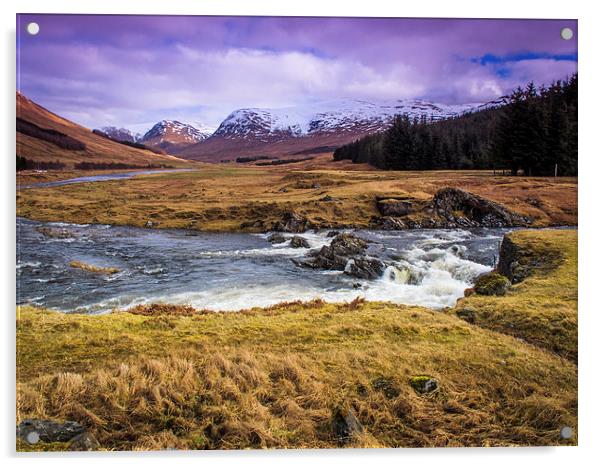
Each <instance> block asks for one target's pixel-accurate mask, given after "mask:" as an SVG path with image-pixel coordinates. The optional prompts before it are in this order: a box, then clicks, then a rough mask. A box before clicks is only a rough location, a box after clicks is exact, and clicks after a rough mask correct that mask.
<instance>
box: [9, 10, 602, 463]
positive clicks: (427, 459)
mask: <svg viewBox="0 0 602 466" xmlns="http://www.w3.org/2000/svg"><path fill="white" fill-rule="evenodd" d="M594 5H595V2H578V1H575V0H573V1H568V0H567V1H555V0H546V1H540V0H538V1H525V0H505V1H503V2H484V1H478V2H477V1H470V0H454V1H449V0H428V1H409V2H401V1H398V2H394V1H391V0H389V1H386V0H370V1H361V2H360V1H351V0H347V1H342V0H336V1H334V0H331V1H326V0H301V1H298V2H295V3H293V4H291V3H290V2H286V1H282V0H280V1H267V0H265V1H264V0H236V1H235V0H222V1H219V0H169V1H157V0H145V1H139V0H138V1H134V0H130V1H127V0H88V1H86V2H85V3H84V2H73V1H72V0H71V1H69V0H54V1H52V2H49V1H43V0H20V1H19V2H14V3H12V2H10V1H7V0H5V1H4V2H2V6H1V7H0V8H1V12H2V14H1V16H0V18H1V19H0V21H1V22H2V37H3V47H2V53H3V61H2V69H3V70H4V72H3V73H2V80H3V86H2V88H1V89H2V94H3V96H4V98H3V99H2V102H3V108H4V110H3V112H2V113H1V118H2V121H1V124H0V128H1V129H2V147H3V148H4V151H3V154H2V160H3V163H2V171H1V174H2V177H3V183H2V186H1V188H0V192H1V193H2V196H3V202H2V203H1V204H0V205H1V206H2V219H3V221H4V222H3V228H2V230H1V231H2V235H3V242H2V244H3V246H4V247H3V249H2V250H3V251H4V252H5V253H6V254H5V255H4V257H3V259H4V260H3V261H2V265H3V267H2V280H0V283H1V285H2V291H3V293H2V297H3V303H4V306H2V308H1V311H0V312H1V313H2V320H1V322H2V324H3V325H2V327H3V328H2V330H3V331H4V338H3V341H2V344H1V345H0V348H1V349H2V357H1V359H0V361H2V364H3V375H4V377H3V382H2V383H0V390H1V393H2V401H3V402H4V406H3V408H4V409H2V410H1V411H0V412H1V413H2V414H1V417H2V419H1V423H0V425H1V426H2V428H1V430H0V442H1V443H2V446H3V453H4V456H8V457H9V461H10V462H11V463H12V462H13V461H14V460H15V453H14V443H13V442H14V426H15V424H14V419H15V418H14V412H15V408H14V391H15V390H14V381H15V375H14V362H15V357H14V336H15V334H14V303H15V272H14V271H15V267H14V265H15V263H14V261H15V245H14V241H15V222H14V218H15V217H14V216H15V204H14V194H15V191H14V163H15V162H14V160H15V159H14V156H13V153H14V147H15V131H14V121H15V120H14V117H15V105H14V104H15V101H14V99H15V64H14V60H15V14H16V13H17V12H19V13H105V14H107V13H115V14H117V13H119V14H213V15H228V14H230V15H282V16H404V17H477V18H479V17H480V18H483V17H487V18H566V19H574V18H577V19H578V20H579V39H580V40H579V71H580V73H579V74H580V85H579V104H580V115H579V171H580V176H579V199H580V202H579V214H580V215H579V220H580V228H579V274H580V279H579V328H580V332H579V336H580V339H579V350H580V358H579V386H580V390H579V404H580V410H579V444H580V446H579V447H572V448H570V447H565V448H518V449H429V450H409V449H405V450H332V451H270V452H240V451H238V452H191V453H172V452H164V453H145V454H140V453H138V454H133V453H119V454H110V455H109V457H108V458H107V455H98V454H93V455H83V454H74V455H73V457H72V458H65V457H64V456H60V457H57V456H55V455H44V456H43V458H45V459H46V461H49V462H50V463H53V464H64V463H65V462H66V461H78V462H81V460H82V458H86V461H90V462H94V463H98V462H100V461H102V462H105V461H106V460H107V459H110V460H111V461H112V462H113V463H114V464H116V465H119V464H126V463H130V462H132V461H136V462H137V461H140V462H144V463H145V464H163V463H165V461H166V460H168V461H169V459H170V458H173V459H174V460H177V461H178V462H184V463H192V462H194V463H195V464H198V463H199V461H201V462H203V461H209V462H211V463H212V464H213V463H220V464H239V463H244V464H245V466H246V465H249V464H261V465H271V464H281V463H283V462H286V463H287V464H288V465H291V466H292V465H297V464H299V465H301V464H303V465H305V464H307V463H308V462H311V463H315V464H331V463H332V462H333V461H335V462H338V461H344V462H345V463H347V464H350V465H355V464H365V463H366V462H371V463H373V462H378V463H379V464H380V463H382V464H403V463H420V464H431V463H433V462H437V463H442V464H445V466H452V465H456V464H457V465H462V466H467V465H472V464H478V465H482V464H483V462H487V463H488V466H489V465H492V466H493V465H498V464H500V465H504V466H507V465H508V463H514V464H527V463H528V464H532V463H534V462H535V463H544V462H545V464H550V465H553V464H562V465H566V466H568V465H569V464H571V462H575V461H580V462H582V463H581V464H591V463H593V462H594V461H595V460H593V458H595V457H596V456H598V455H596V453H600V445H601V444H602V441H601V440H600V439H599V438H598V436H599V435H600V434H601V433H602V429H601V428H600V420H601V419H600V416H601V406H602V378H601V375H600V374H601V365H600V362H599V356H600V355H601V354H602V352H601V345H600V342H601V341H602V336H601V335H600V333H601V332H602V325H601V324H602V318H601V316H602V306H600V305H599V304H598V301H599V299H598V297H599V294H598V293H596V291H597V288H600V285H599V281H600V279H599V277H600V269H599V264H602V260H601V259H602V258H601V257H600V256H601V254H600V250H601V244H600V243H601V241H600V240H599V239H598V237H599V236H601V228H602V222H600V221H599V219H600V218H601V216H600V204H599V203H600V199H602V196H601V194H602V193H601V192H600V186H601V185H602V182H601V181H600V180H601V177H602V153H601V145H600V140H601V139H602V138H601V137H599V136H598V135H599V134H600V133H601V131H602V123H601V121H600V116H601V114H602V102H601V98H600V94H601V93H602V91H601V89H600V88H601V86H600V82H601V77H602V70H601V63H600V58H599V57H600V56H601V55H602V52H601V50H602V47H601V45H602V43H601V40H600V38H601V34H600V30H601V29H602V18H601V17H600V16H599V14H597V11H596V8H595V6H594ZM596 136H598V137H596ZM26 458H28V459H27V461H31V458H32V456H31V455H30V456H26ZM35 458H40V456H37V457H35ZM598 461H599V460H598Z"/></svg>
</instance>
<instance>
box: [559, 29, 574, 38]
mask: <svg viewBox="0 0 602 466" xmlns="http://www.w3.org/2000/svg"><path fill="white" fill-rule="evenodd" d="M560 37H562V38H563V39H564V40H571V39H572V38H573V30H572V29H571V28H562V29H561V30H560Z"/></svg>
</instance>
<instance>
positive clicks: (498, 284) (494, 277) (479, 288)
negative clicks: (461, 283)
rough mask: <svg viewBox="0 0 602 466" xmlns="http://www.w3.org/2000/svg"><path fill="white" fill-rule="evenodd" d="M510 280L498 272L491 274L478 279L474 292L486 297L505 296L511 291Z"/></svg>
mask: <svg viewBox="0 0 602 466" xmlns="http://www.w3.org/2000/svg"><path fill="white" fill-rule="evenodd" d="M510 285H511V283H510V280H508V278H506V277H505V276H503V275H500V274H499V273H497V272H489V273H486V274H483V275H481V276H479V277H478V278H477V281H476V282H475V284H474V290H475V292H476V293H477V294H480V295H484V296H504V295H505V294H506V293H507V292H508V290H509V289H510Z"/></svg>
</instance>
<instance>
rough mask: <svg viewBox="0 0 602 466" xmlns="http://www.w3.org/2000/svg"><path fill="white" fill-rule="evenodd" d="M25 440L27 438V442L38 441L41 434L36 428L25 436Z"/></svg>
mask: <svg viewBox="0 0 602 466" xmlns="http://www.w3.org/2000/svg"><path fill="white" fill-rule="evenodd" d="M25 440H27V443H31V444H33V443H38V442H39V441H40V434H38V433H37V432H36V431H35V430H33V431H31V432H29V433H28V434H27V436H26V437H25Z"/></svg>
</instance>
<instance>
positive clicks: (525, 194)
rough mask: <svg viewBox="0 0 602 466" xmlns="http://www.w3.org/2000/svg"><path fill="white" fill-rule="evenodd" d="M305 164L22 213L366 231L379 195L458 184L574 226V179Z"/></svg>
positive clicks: (178, 181)
mask: <svg viewBox="0 0 602 466" xmlns="http://www.w3.org/2000/svg"><path fill="white" fill-rule="evenodd" d="M321 166H325V167H330V168H329V169H325V168H319V167H321ZM309 167H314V168H316V169H313V170H310V169H306V168H303V167H299V168H297V169H292V168H282V167H261V168H257V167H255V168H253V167H240V166H235V165H232V164H229V165H210V164H205V165H204V166H202V168H200V169H199V170H198V171H193V172H180V173H166V174H156V175H149V176H139V177H136V178H134V179H129V180H120V181H111V182H101V183H88V184H75V185H69V186H61V187H54V188H45V189H29V190H24V191H19V192H18V193H17V213H18V215H21V216H25V217H28V218H32V219H36V220H44V221H68V222H75V223H111V224H118V225H134V226H144V225H145V224H146V222H147V221H148V220H150V221H152V222H153V224H154V226H157V227H159V228H167V227H174V228H190V229H195V230H206V231H236V230H241V229H246V230H250V231H259V230H262V229H265V228H269V227H270V226H271V224H272V223H273V222H274V221H276V220H278V219H279V218H280V217H281V216H282V215H283V214H284V213H285V212H290V211H295V212H297V213H299V214H301V215H304V216H306V217H307V218H308V219H309V220H310V221H311V222H312V223H314V224H316V225H321V226H323V227H345V226H356V227H367V226H369V225H370V222H371V219H372V218H373V217H375V216H379V214H378V211H377V208H376V197H377V196H406V197H408V198H410V199H416V200H417V201H425V200H428V199H430V198H431V197H432V195H433V194H434V193H435V192H436V191H437V190H439V189H440V188H443V187H445V186H454V187H459V188H461V189H466V190H468V191H470V192H472V193H475V194H478V195H481V196H484V197H486V198H488V199H491V200H493V201H496V202H499V203H501V204H503V205H505V206H506V207H508V208H510V209H512V210H514V211H516V212H518V213H521V214H525V215H530V216H531V217H533V219H534V226H546V225H550V224H555V225H556V224H568V225H576V224H577V179H576V178H558V179H551V178H523V177H509V176H504V177H502V176H493V175H492V173H491V172H474V171H472V172H459V171H455V172H454V171H435V172H383V171H374V170H364V171H361V170H347V169H346V168H347V166H346V165H344V164H343V165H340V162H327V161H325V160H321V159H320V161H312V162H311V164H310V165H309ZM339 167H342V168H345V169H339ZM325 196H330V197H332V198H334V200H333V201H324V200H322V199H323V198H324V197H325ZM258 221H259V222H262V223H255V222H258Z"/></svg>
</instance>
